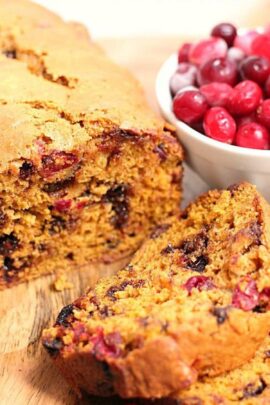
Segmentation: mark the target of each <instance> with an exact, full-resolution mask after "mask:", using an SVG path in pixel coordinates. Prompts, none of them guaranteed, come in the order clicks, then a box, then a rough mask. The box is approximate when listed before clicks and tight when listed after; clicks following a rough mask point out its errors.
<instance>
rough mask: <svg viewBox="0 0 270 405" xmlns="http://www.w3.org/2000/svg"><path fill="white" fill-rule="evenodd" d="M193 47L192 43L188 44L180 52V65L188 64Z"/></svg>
mask: <svg viewBox="0 0 270 405" xmlns="http://www.w3.org/2000/svg"><path fill="white" fill-rule="evenodd" d="M191 45H192V44H191V43H189V42H186V43H185V44H183V45H182V46H181V48H180V49H179V50H178V63H181V62H188V60H189V57H188V55H189V52H190V48H191Z"/></svg>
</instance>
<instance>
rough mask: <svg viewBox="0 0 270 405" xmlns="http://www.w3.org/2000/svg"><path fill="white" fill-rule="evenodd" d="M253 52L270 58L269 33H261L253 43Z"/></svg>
mask: <svg viewBox="0 0 270 405" xmlns="http://www.w3.org/2000/svg"><path fill="white" fill-rule="evenodd" d="M251 49H252V53H253V54H254V55H258V56H264V57H265V58H267V59H270V36H269V35H267V34H259V35H258V36H257V37H256V38H255V39H254V40H253V41H252V45H251Z"/></svg>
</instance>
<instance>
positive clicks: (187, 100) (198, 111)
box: [173, 90, 208, 124]
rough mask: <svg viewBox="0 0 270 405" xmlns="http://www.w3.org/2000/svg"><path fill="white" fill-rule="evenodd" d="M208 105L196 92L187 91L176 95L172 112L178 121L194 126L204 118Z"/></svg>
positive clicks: (200, 94)
mask: <svg viewBox="0 0 270 405" xmlns="http://www.w3.org/2000/svg"><path fill="white" fill-rule="evenodd" d="M207 108H208V104H207V101H206V98H205V97H204V95H203V94H202V93H201V92H199V91H198V90H188V91H184V92H182V93H179V94H176V96H175V97H174V100H173V112H174V114H175V115H176V117H177V118H178V119H179V120H182V121H184V122H186V123H187V124H194V123H196V122H198V121H200V119H201V118H202V117H203V116H204V114H205V112H206V110H207Z"/></svg>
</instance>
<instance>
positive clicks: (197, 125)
mask: <svg viewBox="0 0 270 405" xmlns="http://www.w3.org/2000/svg"><path fill="white" fill-rule="evenodd" d="M191 128H193V129H195V131H197V132H200V133H201V134H204V127H203V123H202V122H201V121H200V122H196V123H195V124H192V125H191Z"/></svg>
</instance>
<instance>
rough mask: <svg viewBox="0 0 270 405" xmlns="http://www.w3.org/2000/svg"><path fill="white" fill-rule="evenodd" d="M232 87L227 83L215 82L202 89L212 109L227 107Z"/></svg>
mask: <svg viewBox="0 0 270 405" xmlns="http://www.w3.org/2000/svg"><path fill="white" fill-rule="evenodd" d="M232 90H233V89H232V87H231V86H230V85H229V84H226V83H218V82H213V83H209V84H205V85H204V86H202V87H201V88H200V91H201V93H202V94H203V95H204V96H205V98H206V100H207V102H208V104H209V105H210V106H211V107H216V106H219V107H225V106H226V104H227V102H228V100H229V97H230V95H231V93H232Z"/></svg>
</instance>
